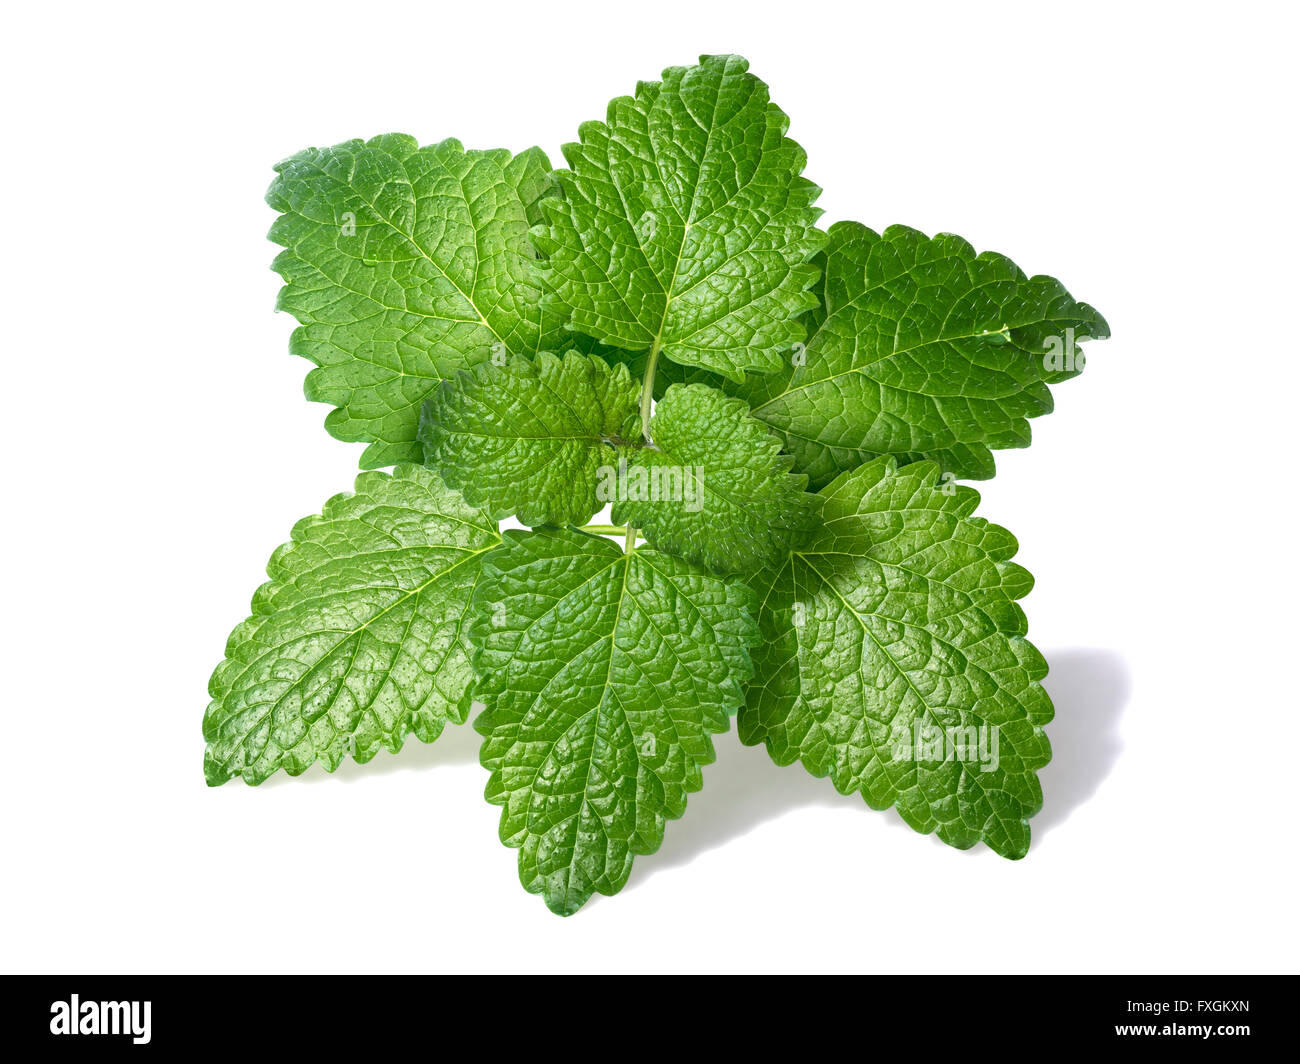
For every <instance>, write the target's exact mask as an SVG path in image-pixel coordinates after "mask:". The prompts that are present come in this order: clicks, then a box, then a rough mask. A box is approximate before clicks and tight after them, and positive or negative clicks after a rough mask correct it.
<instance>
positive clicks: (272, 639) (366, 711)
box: [203, 466, 501, 785]
mask: <svg viewBox="0 0 1300 1064" xmlns="http://www.w3.org/2000/svg"><path fill="white" fill-rule="evenodd" d="M500 541H501V540H500V537H499V536H498V535H497V531H496V526H495V525H494V524H493V523H492V521H491V520H490V519H489V518H488V517H487V515H486V514H483V513H481V512H479V511H477V510H474V509H471V508H470V507H468V506H466V505H465V503H464V501H463V500H462V499H461V498H460V496H458V495H456V494H455V493H454V492H453V491H452V490H451V489H450V488H447V487H446V486H445V485H443V483H442V482H441V481H440V480H439V479H438V477H437V475H436V474H433V473H431V472H429V471H428V470H425V469H421V468H420V467H418V466H399V467H398V469H397V470H396V472H395V473H393V475H392V476H388V475H387V474H383V473H363V474H362V475H361V476H360V477H358V478H357V484H356V493H355V494H352V495H346V494H345V495H336V496H335V497H334V498H332V499H330V500H329V502H327V503H326V504H325V507H324V509H323V510H322V512H321V514H320V516H317V517H307V518H304V519H303V520H302V521H299V522H298V524H297V525H296V526H295V527H294V530H293V538H292V539H291V540H290V541H289V542H288V543H286V544H284V545H283V546H281V547H280V548H279V549H278V550H276V552H275V553H274V554H273V555H271V561H270V563H269V564H268V565H267V575H268V576H270V578H271V579H270V580H269V581H268V582H267V583H265V584H263V585H262V586H261V588H259V589H258V591H257V594H256V595H255V596H254V597H253V615H252V616H251V617H249V618H248V620H246V621H244V623H243V624H241V625H240V626H239V627H238V628H236V629H235V630H234V632H232V633H231V635H230V640H229V642H228V643H227V646H226V660H225V661H223V662H222V663H221V664H220V665H219V666H218V667H217V669H216V671H215V672H214V673H213V674H212V681H211V683H210V685H209V690H210V693H211V695H212V703H211V704H210V705H209V706H208V710H207V713H206V714H205V715H204V718H203V737H204V739H206V740H207V744H208V745H207V751H206V753H205V755H204V759H203V771H204V775H205V776H206V777H207V781H208V783H209V784H211V785H216V784H219V783H224V782H226V780H228V779H231V778H232V777H234V776H242V777H243V778H244V780H245V782H247V783H261V782H262V780H264V779H266V778H267V777H268V776H270V775H271V774H272V773H273V772H275V771H276V770H277V769H281V768H282V769H284V770H285V771H286V772H288V773H289V775H291V776H296V775H298V774H299V773H301V772H302V771H304V770H305V769H306V768H307V767H308V766H309V765H310V764H311V763H312V762H313V761H316V760H317V759H319V760H320V761H322V762H324V764H325V767H326V768H327V769H329V770H330V771H331V772H332V771H333V770H334V769H335V768H337V767H338V765H339V763H340V762H341V761H342V760H343V757H344V755H345V754H347V753H351V754H352V755H353V756H354V757H355V758H356V760H357V761H369V760H370V759H371V758H372V757H374V756H375V754H376V753H377V752H378V751H379V749H380V748H381V747H382V748H384V749H387V750H391V751H392V752H393V753H396V752H397V751H398V750H400V749H401V748H402V742H403V740H404V739H405V737H406V735H407V734H408V733H409V732H414V733H415V735H416V736H417V737H418V738H419V739H420V740H421V741H422V742H426V743H429V742H433V740H434V739H436V738H437V737H438V735H439V733H440V732H441V731H442V728H443V725H444V724H445V723H446V722H447V721H448V720H450V721H453V722H454V723H457V724H461V723H464V720H465V717H466V715H467V714H468V712H469V706H470V687H471V681H472V678H473V672H472V666H471V661H470V650H469V645H468V642H467V631H466V629H467V623H466V622H467V618H466V616H465V614H466V613H467V610H468V603H469V599H470V596H471V594H472V593H473V590H474V586H475V584H476V583H477V582H478V580H479V577H480V575H481V566H482V560H483V558H484V556H485V555H486V553H487V552H488V551H489V550H491V549H492V548H493V547H495V546H497V545H498V544H499V543H500Z"/></svg>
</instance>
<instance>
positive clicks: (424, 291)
mask: <svg viewBox="0 0 1300 1064" xmlns="http://www.w3.org/2000/svg"><path fill="white" fill-rule="evenodd" d="M539 157H540V158H539ZM520 159H522V160H523V161H522V162H520ZM544 160H545V156H544V155H542V154H541V153H540V152H536V154H533V155H530V154H528V153H525V155H524V156H520V157H519V158H518V159H516V160H511V158H510V154H509V152H506V151H466V150H465V149H464V148H463V147H461V145H460V143H459V142H458V141H455V140H444V141H442V142H441V143H440V144H436V145H432V146H429V147H424V148H420V147H418V146H417V145H416V142H415V141H414V140H413V139H412V138H410V137H406V136H401V135H398V134H388V135H385V136H382V137H375V138H374V139H373V140H369V141H366V142H365V143H364V144H363V143H362V142H361V141H359V140H352V141H348V142H346V143H344V144H337V145H335V146H334V147H332V148H308V149H307V150H306V151H302V152H299V153H298V154H297V155H295V156H293V157H292V158H290V159H286V160H285V161H284V162H282V163H280V164H279V165H278V166H277V167H276V170H277V171H278V172H279V176H278V177H277V178H276V179H275V181H274V182H273V183H272V185H271V188H270V190H269V191H268V192H267V197H266V198H267V202H268V203H270V204H271V206H272V207H274V208H275V209H276V210H277V211H279V212H280V214H281V217H280V218H278V219H277V220H276V222H275V224H274V225H273V226H272V227H271V232H270V238H271V240H273V241H274V242H275V243H277V244H280V245H282V246H283V247H284V248H285V250H284V251H283V252H281V253H280V255H279V256H277V258H276V260H275V264H274V268H275V270H276V272H278V273H279V274H280V275H281V276H282V277H283V278H284V280H285V286H284V288H283V289H281V291H280V299H279V303H278V306H279V307H280V308H281V309H283V310H287V311H289V312H290V313H291V314H292V315H293V316H294V317H295V318H297V319H298V321H299V322H301V323H302V324H301V326H300V327H299V328H298V329H295V330H294V333H293V338H292V339H291V341H290V348H289V349H290V351H292V352H293V353H294V354H296V355H302V356H304V357H305V358H308V359H310V360H311V361H312V362H314V363H315V364H316V366H317V368H316V369H314V370H312V371H311V372H310V373H309V374H308V375H307V384H306V393H307V398H308V399H311V400H313V401H316V402H323V403H330V404H332V405H334V406H336V407H338V409H337V410H334V411H332V412H331V413H330V415H329V417H327V418H326V420H325V427H326V428H327V429H328V430H329V431H330V433H331V434H333V435H334V436H336V437H338V438H339V439H341V440H365V441H368V442H369V443H370V446H369V447H367V448H366V450H365V452H364V454H363V455H362V457H361V464H362V465H363V466H365V467H374V466H383V465H390V464H392V463H394V462H401V461H419V459H420V448H419V445H418V444H417V443H416V440H415V432H416V425H417V422H418V420H419V414H420V406H421V404H422V403H423V402H424V398H425V396H426V395H427V394H428V393H429V391H430V389H431V388H432V387H433V386H434V385H435V384H436V383H437V382H438V381H439V380H441V379H442V378H444V377H448V376H450V375H451V374H452V373H454V372H455V371H456V370H458V369H462V368H464V367H467V366H471V365H474V364H476V363H479V362H482V361H484V360H486V359H487V358H488V357H489V355H490V354H491V353H492V352H493V351H498V352H508V353H516V354H532V353H534V352H536V351H538V350H541V349H544V348H549V347H552V346H554V343H555V342H556V341H558V340H559V339H560V338H561V330H560V329H559V324H560V322H559V319H558V318H557V317H556V314H555V312H554V311H551V312H546V311H543V309H542V306H541V282H540V274H539V266H538V263H537V261H536V251H535V249H534V248H533V246H532V244H531V242H530V241H529V238H528V224H529V222H528V218H527V211H528V210H529V209H532V210H533V211H534V212H535V210H536V202H535V201H534V202H532V203H527V204H526V203H525V202H524V201H521V199H520V191H521V190H522V191H523V193H524V194H525V195H527V196H535V195H537V194H538V188H537V171H538V168H539V167H540V165H541V163H542V161H544ZM508 171H509V173H508Z"/></svg>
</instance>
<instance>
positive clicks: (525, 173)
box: [505, 148, 560, 225]
mask: <svg viewBox="0 0 1300 1064" xmlns="http://www.w3.org/2000/svg"><path fill="white" fill-rule="evenodd" d="M505 174H506V180H507V181H508V182H509V183H510V185H511V187H512V188H514V190H515V192H516V194H517V195H518V196H519V200H520V202H521V203H522V204H523V205H524V213H525V214H526V215H527V217H528V224H529V225H539V224H540V223H541V222H543V221H544V220H545V217H544V215H543V213H542V206H541V201H542V200H544V199H545V198H546V197H547V196H558V195H559V194H560V183H559V182H558V181H556V180H555V173H554V172H553V171H552V169H551V160H550V159H549V158H547V156H546V152H544V151H542V149H541V148H529V149H528V150H527V151H521V152H520V153H519V154H518V155H516V156H515V157H514V158H513V159H511V160H510V161H509V162H508V163H506V166H505Z"/></svg>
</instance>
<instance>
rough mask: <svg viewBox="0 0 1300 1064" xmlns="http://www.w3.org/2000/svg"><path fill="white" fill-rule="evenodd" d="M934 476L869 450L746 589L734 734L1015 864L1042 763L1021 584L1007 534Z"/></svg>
mask: <svg viewBox="0 0 1300 1064" xmlns="http://www.w3.org/2000/svg"><path fill="white" fill-rule="evenodd" d="M937 473H938V470H937V468H936V467H935V466H934V465H933V464H931V463H928V462H923V463H916V464H914V465H909V466H905V467H903V468H902V469H898V468H896V466H895V462H894V459H893V458H888V457H886V458H880V459H877V460H875V461H873V462H871V463H869V464H867V465H864V466H861V467H859V468H858V469H856V470H854V471H853V472H851V473H845V474H843V475H841V476H840V477H838V478H837V479H836V480H835V481H834V482H833V483H831V484H830V485H828V486H827V487H826V488H824V489H823V490H822V492H821V494H822V496H823V497H824V498H825V500H826V507H825V512H824V518H825V524H824V528H823V530H822V531H821V532H819V533H818V535H817V536H816V537H815V538H814V539H813V540H812V541H811V542H810V543H808V544H807V545H806V546H804V547H801V548H799V549H798V550H796V551H794V552H793V553H791V554H790V555H789V556H788V557H787V558H786V559H785V561H784V562H782V563H781V564H780V565H777V566H774V567H773V568H771V569H769V570H767V571H766V572H764V573H763V574H762V575H761V576H760V577H758V578H756V579H755V580H753V581H752V582H751V583H752V586H753V587H754V589H755V592H756V593H757V595H758V598H759V600H760V602H761V603H762V606H761V608H760V611H759V626H760V628H761V629H762V633H763V638H764V640H765V642H764V644H763V646H762V647H761V648H760V649H758V650H756V651H755V653H754V665H755V675H754V682H753V684H752V685H751V686H750V688H749V691H748V694H747V700H746V704H745V706H744V708H743V709H741V711H740V717H739V724H738V727H739V731H740V737H741V740H742V741H743V742H745V743H749V744H751V745H753V744H757V743H760V742H765V743H766V744H767V748H768V751H769V752H770V753H771V755H772V758H773V759H774V760H775V761H776V762H777V763H778V764H781V765H788V764H791V763H792V762H794V761H796V760H798V761H802V762H803V764H804V767H805V768H807V769H808V771H809V772H811V773H812V774H813V775H814V776H830V777H831V781H832V782H833V783H834V785H835V788H836V789H837V790H838V791H839V792H840V793H841V794H850V793H852V792H853V791H859V792H861V794H862V796H863V798H865V799H866V801H867V804H868V805H870V806H871V807H872V808H873V809H885V808H888V807H889V806H890V805H895V806H897V808H898V812H899V814H900V815H901V816H902V818H903V819H904V820H905V821H906V822H907V823H908V824H910V825H911V826H912V827H913V828H915V829H916V830H917V831H921V832H927V833H928V832H932V831H937V833H938V835H939V838H941V839H942V840H943V841H944V842H946V843H948V844H949V845H951V846H956V847H959V848H962V849H965V848H967V847H969V846H973V845H974V844H975V843H976V842H978V841H979V840H980V839H983V840H984V841H985V842H986V843H988V845H989V846H990V847H991V848H992V849H993V850H995V851H996V852H998V853H1000V854H1002V855H1003V856H1004V857H1012V858H1015V857H1023V856H1024V855H1025V853H1026V851H1027V850H1028V849H1029V823H1028V821H1029V818H1030V817H1032V816H1033V815H1034V814H1035V813H1036V812H1037V811H1038V809H1039V807H1040V806H1041V805H1042V791H1041V790H1040V788H1039V784H1038V777H1037V775H1036V772H1037V770H1038V769H1040V768H1042V767H1043V766H1044V765H1046V764H1047V762H1048V760H1049V758H1050V756H1051V749H1050V747H1049V746H1048V742H1047V737H1046V735H1045V734H1044V733H1043V725H1044V724H1046V723H1047V722H1048V721H1050V720H1051V719H1052V704H1051V702H1050V701H1049V699H1048V697H1047V694H1046V692H1045V691H1044V690H1043V688H1042V687H1041V686H1040V685H1039V682H1038V681H1039V680H1041V679H1042V677H1043V676H1044V675H1045V674H1046V672H1047V665H1046V663H1045V662H1044V661H1043V659H1042V657H1041V656H1040V655H1039V653H1038V651H1037V650H1035V649H1034V648H1033V646H1031V645H1030V644H1029V643H1028V642H1027V641H1026V639H1025V631H1026V624H1025V616H1024V613H1023V612H1022V611H1021V609H1020V607H1019V606H1018V605H1017V603H1016V600H1017V599H1019V598H1021V597H1023V596H1024V595H1025V594H1027V593H1028V592H1029V589H1030V587H1031V586H1032V584H1033V581H1032V579H1031V577H1030V576H1029V574H1028V573H1027V572H1025V570H1024V569H1022V568H1021V567H1020V566H1018V565H1016V564H1014V563H1013V562H1011V560H1010V559H1011V557H1012V555H1014V554H1015V551H1016V541H1015V539H1014V538H1013V537H1012V536H1011V534H1010V533H1009V532H1007V531H1006V530H1005V529H1003V528H999V527H998V526H997V525H991V524H989V523H988V522H987V521H985V520H983V519H982V518H976V517H972V516H971V512H972V511H973V510H974V508H975V506H976V504H977V503H978V502H979V496H978V495H977V494H976V492H975V491H974V490H972V489H970V488H966V487H961V488H958V487H957V486H956V485H952V486H951V490H949V488H945V487H938V486H936V482H935V481H936V476H937ZM962 747H964V750H963V749H962Z"/></svg>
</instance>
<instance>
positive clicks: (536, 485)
mask: <svg viewBox="0 0 1300 1064" xmlns="http://www.w3.org/2000/svg"><path fill="white" fill-rule="evenodd" d="M640 391H641V387H640V384H639V383H638V382H637V381H634V380H632V378H631V377H630V376H628V372H627V367H626V366H615V367H612V368H611V367H610V366H609V365H608V364H606V363H605V362H603V361H602V360H601V359H599V358H596V357H594V356H587V355H580V354H577V353H576V352H572V351H571V352H569V353H568V354H567V355H565V356H564V358H563V359H560V358H557V357H556V356H555V355H552V354H549V353H547V352H542V353H541V354H540V355H538V356H537V359H536V360H535V361H533V362H529V361H528V360H526V359H523V358H515V359H511V360H510V361H509V362H507V363H506V364H505V365H501V366H498V365H495V364H493V363H492V362H487V363H484V364H483V365H481V366H477V367H475V368H474V369H473V370H471V371H468V372H462V373H460V374H458V375H457V376H456V378H455V379H454V380H449V381H445V382H444V383H443V384H442V385H441V387H440V388H439V389H438V390H437V391H436V392H435V393H434V394H433V396H432V397H431V398H430V399H429V401H428V403H427V404H426V406H425V411H424V416H423V418H422V419H421V423H420V439H421V440H422V441H423V443H424V448H425V461H426V462H427V463H428V464H429V465H431V466H433V467H434V468H436V469H437V470H438V471H439V472H440V473H442V475H443V477H444V479H446V481H447V483H449V484H451V485H452V486H453V487H455V488H459V489H460V490H461V492H463V493H464V495H465V498H466V499H467V500H468V501H469V502H470V503H472V504H473V505H475V506H483V507H486V508H487V510H488V511H489V512H491V513H492V514H493V516H495V517H498V518H500V517H505V516H507V515H508V514H517V515H518V517H519V520H520V521H521V522H522V523H524V524H526V525H579V524H582V523H583V522H584V521H586V520H587V518H589V517H590V516H591V515H592V514H594V513H595V512H596V511H597V510H599V509H601V508H602V507H603V505H604V504H603V503H598V502H597V500H596V486H597V470H598V469H599V468H600V467H601V466H602V465H604V466H612V463H613V462H614V461H615V454H616V452H615V447H616V446H617V445H618V444H620V443H621V442H622V436H621V433H622V432H623V430H624V429H625V427H631V426H629V425H628V422H629V419H631V420H632V421H635V418H636V414H637V400H638V396H639V395H640ZM637 432H638V434H639V429H638V430H637Z"/></svg>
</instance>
